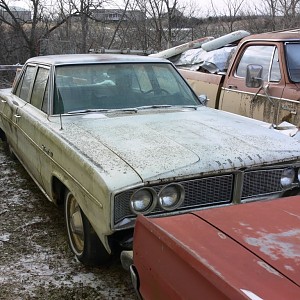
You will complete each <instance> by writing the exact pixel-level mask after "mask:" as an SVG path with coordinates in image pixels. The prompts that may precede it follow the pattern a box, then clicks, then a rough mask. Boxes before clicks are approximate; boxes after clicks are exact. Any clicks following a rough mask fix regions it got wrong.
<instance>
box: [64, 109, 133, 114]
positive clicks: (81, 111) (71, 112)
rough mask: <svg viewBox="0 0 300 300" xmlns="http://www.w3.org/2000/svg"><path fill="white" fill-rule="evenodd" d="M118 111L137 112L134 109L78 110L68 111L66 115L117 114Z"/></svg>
mask: <svg viewBox="0 0 300 300" xmlns="http://www.w3.org/2000/svg"><path fill="white" fill-rule="evenodd" d="M118 111H125V112H126V111H129V112H137V109H136V108H112V109H108V108H89V109H78V110H71V111H68V112H67V114H80V113H90V112H91V113H94V112H107V113H109V112H118Z"/></svg>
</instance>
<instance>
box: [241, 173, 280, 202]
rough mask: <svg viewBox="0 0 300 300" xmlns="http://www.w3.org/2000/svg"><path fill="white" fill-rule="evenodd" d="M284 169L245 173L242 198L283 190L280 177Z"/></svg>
mask: <svg viewBox="0 0 300 300" xmlns="http://www.w3.org/2000/svg"><path fill="white" fill-rule="evenodd" d="M281 174H282V169H276V170H274V169H273V170H260V171H252V172H247V173H245V175H244V180H243V191H242V197H241V198H242V200H244V199H247V198H250V197H254V196H255V197H257V196H259V195H265V194H270V193H274V192H279V191H281V190H282V188H281V185H280V178H281Z"/></svg>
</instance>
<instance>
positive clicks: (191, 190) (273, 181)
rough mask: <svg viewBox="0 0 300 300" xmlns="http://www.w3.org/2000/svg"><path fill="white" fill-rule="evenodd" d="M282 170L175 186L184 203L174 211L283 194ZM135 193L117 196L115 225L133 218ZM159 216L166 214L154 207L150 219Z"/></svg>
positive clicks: (216, 178)
mask: <svg viewBox="0 0 300 300" xmlns="http://www.w3.org/2000/svg"><path fill="white" fill-rule="evenodd" d="M282 170H283V169H282V168H279V169H267V170H256V171H247V172H240V171H239V172H237V173H236V174H229V175H221V176H213V177H207V178H199V179H192V180H187V181H181V182H178V183H180V184H181V185H182V186H183V187H184V190H185V200H184V202H183V203H182V205H181V206H180V207H179V208H177V211H178V210H188V209H195V208H201V207H207V206H216V205H222V204H229V203H231V202H232V201H233V200H235V202H240V201H241V200H247V199H249V198H254V197H259V196H263V195H268V194H271V193H276V192H280V191H282V188H281V185H280V177H281V174H282ZM237 174H239V175H237ZM236 178H239V180H240V182H242V184H239V185H238V184H235V180H236ZM164 186H165V185H163V184H162V185H156V186H152V188H154V190H155V191H156V192H157V193H158V192H159V191H160V189H161V188H162V187H164ZM234 186H236V188H237V189H239V191H238V192H237V193H234V192H235V191H234ZM136 190H137V189H135V190H130V191H126V192H122V193H120V194H118V195H116V197H115V203H114V222H115V224H117V223H119V222H120V221H121V220H123V219H124V218H131V217H135V214H133V213H132V212H131V210H130V207H129V199H130V197H131V196H132V194H133V193H134V192H135V191H136ZM233 195H239V199H233ZM235 197H236V196H235ZM159 213H166V212H165V211H163V210H162V209H161V208H160V207H159V206H158V205H157V206H156V208H155V209H154V210H153V211H152V212H151V213H150V215H151V214H159Z"/></svg>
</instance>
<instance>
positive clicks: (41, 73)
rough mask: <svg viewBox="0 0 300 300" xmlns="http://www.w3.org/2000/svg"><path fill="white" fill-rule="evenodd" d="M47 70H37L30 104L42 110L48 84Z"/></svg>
mask: <svg viewBox="0 0 300 300" xmlns="http://www.w3.org/2000/svg"><path fill="white" fill-rule="evenodd" d="M48 76H49V70H48V69H45V68H39V69H38V72H37V75H36V79H35V82H34V86H33V90H32V95H31V100H30V103H31V104H32V105H33V106H35V107H37V108H38V109H41V108H42V105H43V102H44V99H45V98H46V99H47V93H46V85H47V82H48Z"/></svg>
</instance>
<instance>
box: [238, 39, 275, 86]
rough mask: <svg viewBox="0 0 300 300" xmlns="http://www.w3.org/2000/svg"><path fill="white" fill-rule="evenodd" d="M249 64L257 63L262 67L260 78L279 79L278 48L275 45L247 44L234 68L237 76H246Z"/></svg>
mask: <svg viewBox="0 0 300 300" xmlns="http://www.w3.org/2000/svg"><path fill="white" fill-rule="evenodd" d="M249 64H258V65H261V66H262V67H263V73H262V78H263V79H264V80H266V81H275V82H277V81H279V80H280V79H281V73H280V66H279V58H278V50H277V47H275V46H266V45H262V46H249V47H247V48H246V50H245V51H244V53H243V56H242V58H241V60H240V62H239V64H238V67H237V69H236V74H235V75H236V76H237V77H243V78H245V77H246V69H247V66H248V65H249Z"/></svg>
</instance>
